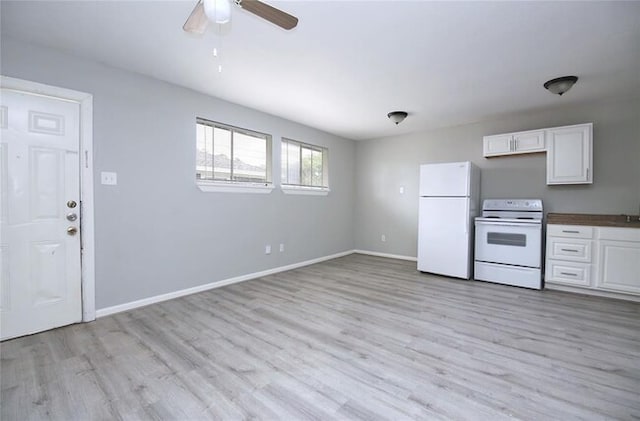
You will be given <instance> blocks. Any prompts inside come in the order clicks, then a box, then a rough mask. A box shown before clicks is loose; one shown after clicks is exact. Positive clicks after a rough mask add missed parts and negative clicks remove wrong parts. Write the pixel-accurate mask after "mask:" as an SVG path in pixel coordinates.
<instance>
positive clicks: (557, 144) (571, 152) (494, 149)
mask: <svg viewBox="0 0 640 421" xmlns="http://www.w3.org/2000/svg"><path fill="white" fill-rule="evenodd" d="M482 143H483V145H482V149H483V155H484V157H485V158H490V157H493V156H502V155H516V154H524V153H531V152H546V153H547V184H592V183H593V124H592V123H585V124H576V125H574V126H563V127H553V128H549V129H540V130H530V131H527V132H516V133H506V134H496V135H491V136H484V137H483V138H482Z"/></svg>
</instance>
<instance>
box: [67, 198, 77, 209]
mask: <svg viewBox="0 0 640 421" xmlns="http://www.w3.org/2000/svg"><path fill="white" fill-rule="evenodd" d="M76 205H77V203H76V201H75V200H69V201H68V202H67V207H68V208H71V209H73V208H75V207H76Z"/></svg>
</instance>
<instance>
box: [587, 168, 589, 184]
mask: <svg viewBox="0 0 640 421" xmlns="http://www.w3.org/2000/svg"><path fill="white" fill-rule="evenodd" d="M587 181H589V168H587Z"/></svg>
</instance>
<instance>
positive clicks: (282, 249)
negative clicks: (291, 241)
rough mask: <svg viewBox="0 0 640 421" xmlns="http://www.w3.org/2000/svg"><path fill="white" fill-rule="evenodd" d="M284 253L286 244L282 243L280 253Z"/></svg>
mask: <svg viewBox="0 0 640 421" xmlns="http://www.w3.org/2000/svg"><path fill="white" fill-rule="evenodd" d="M283 251H284V243H280V253H282V252H283Z"/></svg>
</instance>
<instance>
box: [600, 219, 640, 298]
mask: <svg viewBox="0 0 640 421" xmlns="http://www.w3.org/2000/svg"><path fill="white" fill-rule="evenodd" d="M627 230H628V231H631V232H626V231H627ZM598 256H599V258H600V269H599V271H598V279H597V286H598V287H599V288H604V289H608V290H613V291H619V292H625V293H630V294H640V229H637V228H602V229H601V232H600V239H599V241H598Z"/></svg>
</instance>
